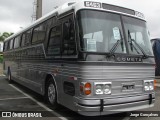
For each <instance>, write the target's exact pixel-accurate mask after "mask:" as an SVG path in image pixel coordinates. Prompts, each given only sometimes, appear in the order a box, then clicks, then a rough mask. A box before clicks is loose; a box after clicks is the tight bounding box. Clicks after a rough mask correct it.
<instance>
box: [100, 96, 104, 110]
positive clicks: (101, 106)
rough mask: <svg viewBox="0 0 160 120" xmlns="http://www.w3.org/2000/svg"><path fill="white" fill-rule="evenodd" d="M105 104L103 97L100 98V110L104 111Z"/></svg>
mask: <svg viewBox="0 0 160 120" xmlns="http://www.w3.org/2000/svg"><path fill="white" fill-rule="evenodd" d="M103 104H104V101H103V99H100V112H103V109H104V106H103Z"/></svg>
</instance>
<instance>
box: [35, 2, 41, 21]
mask: <svg viewBox="0 0 160 120" xmlns="http://www.w3.org/2000/svg"><path fill="white" fill-rule="evenodd" d="M41 17H42V0H37V11H36V20H37V19H39V18H41Z"/></svg>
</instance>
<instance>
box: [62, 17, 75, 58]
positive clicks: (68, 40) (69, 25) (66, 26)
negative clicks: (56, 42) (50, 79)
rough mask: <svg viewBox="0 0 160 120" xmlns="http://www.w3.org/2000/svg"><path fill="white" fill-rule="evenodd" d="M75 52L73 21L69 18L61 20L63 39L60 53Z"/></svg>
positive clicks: (73, 53) (70, 53) (72, 53)
mask: <svg viewBox="0 0 160 120" xmlns="http://www.w3.org/2000/svg"><path fill="white" fill-rule="evenodd" d="M75 54H76V42H75V30H74V21H73V19H72V18H69V19H68V20H67V21H65V22H63V40H62V55H75Z"/></svg>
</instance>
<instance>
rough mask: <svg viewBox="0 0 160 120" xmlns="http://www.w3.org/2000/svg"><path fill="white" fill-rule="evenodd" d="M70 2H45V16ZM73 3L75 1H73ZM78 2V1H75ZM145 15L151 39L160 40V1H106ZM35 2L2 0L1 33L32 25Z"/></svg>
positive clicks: (0, 10) (0, 7)
mask: <svg viewBox="0 0 160 120" xmlns="http://www.w3.org/2000/svg"><path fill="white" fill-rule="evenodd" d="M66 1H68V0H43V15H45V14H46V13H48V12H50V11H52V10H53V9H54V7H56V6H59V5H62V4H63V3H65V2H66ZM72 1H73V0H72ZM75 1H78V0H75ZM105 1H106V2H108V3H109V4H115V5H119V6H123V7H127V8H131V9H134V10H137V11H140V12H142V13H144V15H145V18H146V21H147V25H148V29H149V31H150V37H151V38H160V6H159V5H160V0H105ZM33 2H34V0H0V33H2V32H14V33H15V32H17V31H19V30H21V29H23V28H24V27H25V26H27V25H29V24H31V23H32V18H31V16H32V15H33Z"/></svg>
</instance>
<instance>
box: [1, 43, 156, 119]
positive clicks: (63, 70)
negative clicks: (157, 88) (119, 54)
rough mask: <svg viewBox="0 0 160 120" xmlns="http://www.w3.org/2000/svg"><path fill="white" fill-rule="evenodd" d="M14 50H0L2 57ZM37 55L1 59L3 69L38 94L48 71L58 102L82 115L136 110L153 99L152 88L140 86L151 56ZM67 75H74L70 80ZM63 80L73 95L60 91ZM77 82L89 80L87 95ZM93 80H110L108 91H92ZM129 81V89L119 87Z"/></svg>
mask: <svg viewBox="0 0 160 120" xmlns="http://www.w3.org/2000/svg"><path fill="white" fill-rule="evenodd" d="M33 48H34V47H33V46H32V47H27V48H26V49H23V50H25V51H26V50H27V51H28V53H27V54H28V56H30V57H31V58H32V57H33V56H34V54H33V53H32V52H29V51H31V50H30V49H32V50H33ZM36 49H38V50H39V51H43V45H42V44H41V45H36V46H35V49H34V50H35V51H38V50H36ZM23 50H20V51H23ZM20 51H19V52H20ZM15 53H16V50H15V52H14V53H13V52H4V57H5V55H6V54H9V55H11V56H14V55H12V54H15ZM22 53H23V52H22ZM35 54H38V53H35ZM40 56H41V58H42V59H40V60H39V59H36V58H35V60H34V61H33V60H29V59H28V60H25V59H24V60H22V59H21V60H20V58H19V59H18V57H17V59H16V60H14V61H12V60H7V61H5V69H4V72H5V74H7V70H8V67H10V70H11V74H12V79H14V80H15V81H16V82H18V83H20V84H22V85H24V86H26V87H28V88H30V89H32V90H34V91H35V92H37V93H39V94H41V95H44V93H45V81H46V78H47V75H51V76H52V77H53V78H54V80H55V84H56V88H57V92H58V98H57V99H58V103H60V104H62V105H64V106H66V107H68V108H69V109H71V110H73V111H77V112H79V113H80V114H83V115H89V116H90V115H91V116H92V115H103V114H112V113H116V112H120V111H122V110H124V111H127V110H129V111H130V110H137V109H142V108H147V107H152V106H153V104H154V102H155V93H154V91H151V92H145V91H144V87H143V80H153V79H154V66H153V63H154V61H153V58H148V59H145V60H143V62H140V63H135V62H133V63H129V62H126V63H125V62H115V61H114V60H113V59H112V58H110V59H105V57H104V59H103V61H65V60H64V61H54V60H52V59H47V56H45V55H44V52H39V58H40ZM62 64H63V66H62ZM55 69H57V70H58V73H55V72H54V71H55ZM71 76H74V77H76V78H77V79H76V80H70V77H71ZM65 81H68V82H71V83H73V84H74V86H75V95H74V96H71V95H68V94H66V93H65V92H64V86H63V83H64V82H65ZM80 82H90V83H91V84H92V90H91V91H92V93H91V95H88V96H86V95H81V94H80V90H79V85H80ZM94 82H112V88H111V89H112V93H111V95H95V94H94ZM131 83H134V84H135V89H134V90H133V91H122V85H123V84H131ZM149 94H152V99H153V100H152V104H151V105H149V99H150V97H149ZM64 99H65V100H64ZM100 100H103V104H104V108H103V112H100V104H101V103H100ZM84 111H86V112H84ZM91 111H94V112H91ZM107 111H108V112H107Z"/></svg>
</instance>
